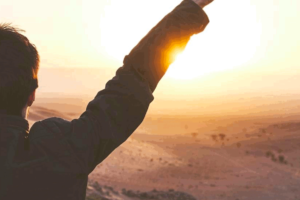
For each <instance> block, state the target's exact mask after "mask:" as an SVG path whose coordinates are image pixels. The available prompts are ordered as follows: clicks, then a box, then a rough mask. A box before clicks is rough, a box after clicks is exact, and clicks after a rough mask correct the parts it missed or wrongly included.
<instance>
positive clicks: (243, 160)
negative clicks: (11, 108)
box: [29, 99, 300, 200]
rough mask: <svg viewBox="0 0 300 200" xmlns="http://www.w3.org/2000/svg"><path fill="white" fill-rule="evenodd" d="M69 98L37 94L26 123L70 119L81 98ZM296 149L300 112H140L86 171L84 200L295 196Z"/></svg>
mask: <svg viewBox="0 0 300 200" xmlns="http://www.w3.org/2000/svg"><path fill="white" fill-rule="evenodd" d="M48 101H49V100H48ZM72 102H73V104H71V103H69V104H66V105H64V104H62V103H59V102H54V101H52V100H51V101H49V102H47V100H46V99H44V100H40V101H39V102H38V103H37V104H36V105H34V106H33V107H32V108H31V111H30V112H31V114H30V116H29V122H30V124H32V123H34V121H37V120H42V119H44V118H48V117H52V116H57V117H62V118H65V119H69V120H70V119H72V118H76V117H78V116H79V115H80V113H81V112H82V111H83V110H84V109H85V106H86V104H83V105H82V104H80V105H79V102H81V100H78V99H77V100H74V101H72ZM46 107H47V109H46ZM299 155H300V115H299V116H297V115H295V114H293V115H292V116H289V115H280V116H279V115H278V116H272V117H270V116H269V117H268V116H264V117H263V116H252V117H246V116H223V117H222V116H218V117H214V116H194V117H191V116H164V115H147V117H146V119H145V120H144V122H143V124H142V125H141V126H140V127H139V128H138V129H137V130H136V132H135V133H134V134H133V135H132V136H131V137H130V138H129V139H128V140H127V141H126V142H125V143H123V144H122V145H121V146H120V147H119V148H117V149H116V150H115V151H114V152H113V153H112V154H111V155H110V156H109V157H108V158H107V159H106V160H105V161H104V162H102V163H101V164H100V165H98V166H97V168H96V169H95V170H94V172H93V173H92V174H90V176H89V186H88V188H87V199H108V200H112V199H124V200H127V199H163V200H167V199H199V200H200V199H201V200H205V199H207V200H214V199H224V200H227V199H228V200H254V199H255V200H299V199H300V187H299V185H300V156H299Z"/></svg>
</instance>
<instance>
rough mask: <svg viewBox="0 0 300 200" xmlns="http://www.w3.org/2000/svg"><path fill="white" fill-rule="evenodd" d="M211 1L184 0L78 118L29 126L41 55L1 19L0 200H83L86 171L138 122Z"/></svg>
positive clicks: (202, 21) (202, 25) (204, 18)
mask: <svg viewBox="0 0 300 200" xmlns="http://www.w3.org/2000/svg"><path fill="white" fill-rule="evenodd" d="M210 2H212V0H184V1H182V2H181V4H180V5H178V6H177V7H176V8H175V9H174V10H173V11H172V12H170V13H169V14H168V15H167V16H166V17H164V18H163V19H162V20H161V21H160V22H159V23H158V24H157V25H156V26H155V27H154V28H153V29H152V30H151V31H150V32H149V33H148V34H147V35H146V36H145V37H144V38H143V39H142V40H141V41H140V42H139V44H138V45H137V46H136V47H135V48H134V49H133V50H132V51H131V52H130V53H129V54H128V55H127V56H126V57H125V59H124V65H123V66H122V67H120V68H119V69H118V70H117V72H116V75H115V77H113V78H112V79H111V80H110V81H108V82H107V84H106V86H105V89H103V90H101V91H100V92H98V94H97V95H96V97H95V98H94V99H93V100H92V101H91V102H89V104H88V105H87V108H86V111H85V112H84V113H83V114H82V115H81V116H80V117H79V118H78V119H74V120H72V121H66V120H64V119H60V118H49V119H45V120H42V121H38V122H36V123H35V124H34V125H33V126H32V128H31V129H30V131H29V126H28V122H27V120H26V118H27V114H28V108H29V107H30V106H31V105H32V103H33V102H34V100H35V90H36V88H37V87H38V79H37V74H38V66H39V55H38V52H37V50H36V48H35V47H34V45H32V44H31V43H30V42H29V40H28V39H27V38H26V37H25V36H23V35H21V34H20V33H19V32H18V31H19V30H18V29H15V28H13V27H11V26H10V25H7V24H2V25H0V199H1V200H14V199H25V200H35V199H38V200H48V199H49V200H60V199H61V200H67V199H70V200H75V199H81V200H83V199H85V192H86V186H87V180H88V175H89V174H90V173H91V172H92V171H93V170H94V168H95V167H96V166H97V165H98V164H99V163H101V162H102V161H103V160H104V159H105V158H106V157H107V156H108V155H109V154H110V153H111V152H112V151H113V150H114V149H115V148H117V147H118V146H119V145H121V144H122V143H123V142H124V141H126V139H127V138H128V137H129V136H130V135H131V134H132V133H133V132H134V130H135V129H136V128H137V127H138V126H139V125H140V124H141V122H142V121H143V119H144V117H145V115H146V112H147V109H148V107H149V104H150V103H151V102H152V101H153V95H152V93H153V91H154V90H155V88H156V86H157V84H158V82H159V81H160V79H161V78H162V77H163V75H164V74H165V72H166V70H167V69H168V67H169V65H170V64H171V63H172V62H173V61H174V60H173V59H172V50H174V49H177V50H178V49H181V50H183V49H184V48H185V46H186V44H187V42H188V41H189V39H190V37H191V36H192V35H193V34H197V33H200V32H201V31H203V30H204V28H205V27H206V25H207V24H208V22H209V20H208V17H207V15H206V14H205V13H204V11H203V9H202V8H203V7H204V6H205V5H207V4H209V3H210ZM137 28H138V27H137ZM132 31H134V30H132ZM120 45H122V44H120ZM183 67H184V66H183ZM53 81H55V80H53Z"/></svg>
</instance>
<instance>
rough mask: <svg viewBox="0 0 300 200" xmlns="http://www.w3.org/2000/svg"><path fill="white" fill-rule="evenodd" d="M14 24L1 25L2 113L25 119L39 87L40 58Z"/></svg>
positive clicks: (0, 90) (0, 73)
mask: <svg viewBox="0 0 300 200" xmlns="http://www.w3.org/2000/svg"><path fill="white" fill-rule="evenodd" d="M20 32H24V31H23V30H21V29H18V28H14V27H12V26H11V25H10V24H0V113H5V114H9V115H21V114H22V109H23V108H24V106H25V105H26V103H27V100H28V97H29V95H30V94H31V93H32V92H33V91H34V90H35V89H36V88H37V87H38V79H37V73H38V69H39V54H38V52H37V50H36V48H35V46H34V45H33V44H31V43H30V42H29V40H28V39H27V38H26V37H25V36H24V35H22V34H20Z"/></svg>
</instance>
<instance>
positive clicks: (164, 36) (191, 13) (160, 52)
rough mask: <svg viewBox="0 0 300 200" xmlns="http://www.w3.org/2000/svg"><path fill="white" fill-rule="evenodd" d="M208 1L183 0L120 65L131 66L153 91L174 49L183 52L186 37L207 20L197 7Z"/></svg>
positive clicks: (172, 56) (201, 28)
mask: <svg viewBox="0 0 300 200" xmlns="http://www.w3.org/2000/svg"><path fill="white" fill-rule="evenodd" d="M208 1H210V2H211V1H212V0H184V1H183V2H182V3H181V4H180V5H178V6H177V7H176V8H175V9H174V10H173V11H172V12H171V13H169V14H168V15H167V16H165V17H164V18H163V19H162V20H161V21H160V22H159V23H158V24H157V25H156V26H155V27H154V28H153V29H152V30H151V31H150V32H149V33H148V34H147V35H146V36H145V37H144V38H143V39H142V40H141V41H140V42H139V44H138V45H137V46H136V47H135V48H134V49H133V50H132V51H131V52H130V54H129V55H128V56H126V57H125V59H124V68H132V69H135V70H136V71H137V72H138V73H139V74H140V75H141V76H142V77H144V78H145V79H146V80H147V82H148V83H149V86H150V89H151V91H152V92H153V91H154V90H155V88H156V86H157V84H158V82H159V80H160V79H161V78H162V77H163V75H164V74H165V72H166V71H167V69H168V67H169V66H170V64H172V62H174V52H178V51H183V50H184V48H185V46H186V45H187V43H188V41H189V40H190V37H191V36H192V35H194V34H197V33H200V32H202V31H203V30H204V28H205V27H206V25H207V24H208V23H209V20H208V17H207V15H206V14H205V13H204V11H203V10H202V8H201V7H200V5H201V6H202V7H204V5H206V4H207V3H208ZM197 4H198V5H197Z"/></svg>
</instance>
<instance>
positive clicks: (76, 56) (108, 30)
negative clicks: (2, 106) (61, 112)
mask: <svg viewBox="0 0 300 200" xmlns="http://www.w3.org/2000/svg"><path fill="white" fill-rule="evenodd" d="M180 2H181V1H180V0H165V1H162V0H151V1H141V0H126V1H124V0H84V1H78V0H52V1H40V0H27V1H24V0H13V1H6V0H0V19H1V22H12V23H13V25H15V26H17V27H19V28H21V29H24V30H26V33H25V35H26V36H28V38H29V39H30V40H31V42H32V43H34V44H35V45H36V46H37V48H38V50H39V52H40V55H41V67H61V68H62V67H106V68H108V69H111V70H116V69H117V68H118V67H120V66H121V65H122V60H123V57H124V56H125V55H126V54H127V53H129V51H130V50H131V49H132V48H133V47H134V46H135V45H136V44H137V43H138V41H139V40H140V39H141V38H142V37H143V36H144V35H145V34H146V33H147V32H148V31H149V30H150V29H151V28H152V27H153V26H154V25H155V24H156V23H157V22H158V21H159V20H160V19H161V18H162V17H163V16H164V15H166V14H167V13H168V12H170V11H171V10H172V9H173V8H174V7H175V6H176V5H178V4H179V3H180ZM299 10H300V1H299V0H289V1H288V2H287V1H283V0H263V1H262V0H243V1H241V0H226V1H224V0H215V1H214V2H213V3H212V4H211V5H209V6H207V7H206V8H205V11H206V12H207V14H208V16H209V18H210V21H211V22H210V24H209V25H208V26H207V28H206V30H205V31H204V32H203V33H201V34H199V35H196V36H193V37H192V39H191V41H190V43H189V44H188V46H187V48H186V50H185V52H184V53H183V54H181V55H179V56H178V59H177V61H176V62H175V63H174V64H173V65H172V66H171V68H170V69H169V70H168V72H167V74H166V77H165V78H164V79H163V81H162V83H161V84H160V85H161V86H159V88H158V91H157V93H159V94H163V93H165V94H168V95H169V93H170V94H171V93H172V92H170V91H172V90H170V89H169V90H168V89H167V88H176V89H177V90H178V88H180V87H177V86H179V85H180V86H182V87H181V88H183V89H182V90H181V92H180V93H178V94H181V95H182V93H186V94H192V93H195V90H197V84H196V82H197V81H200V82H201V81H202V82H203V81H204V82H205V77H208V76H211V77H213V76H215V75H216V76H218V79H214V78H211V79H210V80H211V81H210V82H205V83H206V84H209V83H210V84H212V85H214V86H213V88H214V89H215V90H218V89H219V90H222V89H224V88H222V86H220V85H218V84H217V83H216V81H219V80H220V82H222V76H220V75H218V74H220V73H221V74H222V73H227V72H233V73H234V74H235V75H232V76H233V77H236V78H237V80H241V82H242V81H243V80H247V81H248V82H247V83H246V82H244V83H241V85H243V84H244V86H245V87H247V88H250V89H251V88H252V86H253V87H255V86H256V88H258V90H259V85H258V84H257V80H260V81H258V82H260V83H262V84H265V83H266V82H268V81H270V83H271V84H270V85H269V86H268V87H266V88H272V87H273V85H274V83H277V84H278V85H280V82H278V81H280V80H282V78H281V76H285V77H286V78H285V79H284V82H287V85H286V87H289V86H290V85H291V84H289V83H288V81H287V80H288V79H289V77H291V76H293V75H296V74H299V72H298V71H299V70H298V69H299V67H300V58H299V55H298V54H299V52H300V37H299V35H300V26H299V25H298V24H299V21H300V14H298V13H299V12H298V11H299ZM259 76H262V77H263V79H264V80H261V79H260V78H257V77H259ZM203 77H204V78H203ZM224 77H225V75H224ZM252 77H255V78H256V79H253V80H256V81H255V83H254V81H252V83H251V80H252ZM274 77H275V79H274ZM272 78H273V79H272ZM181 79H184V81H181ZM195 81H196V82H195ZM226 81H227V82H226ZM228 81H230V78H225V79H224V80H223V82H226V83H224V84H225V85H226V84H227V85H228V84H230V83H228ZM272 81H273V82H272ZM200 82H199V83H200ZM249 82H250V83H251V84H249ZM187 84H190V85H189V86H191V84H192V85H193V86H194V88H192V89H190V90H188V89H186V88H184V86H186V85H187ZM220 84H221V83H220ZM234 84H236V82H235V83H233V84H231V85H234ZM272 84H273V85H272ZM237 86H239V85H238V84H237ZM205 87H206V86H205V85H201V87H199V88H198V89H199V91H200V92H202V91H204V90H205ZM201 88H202V89H201ZM282 88H284V87H282ZM296 89H297V88H295V87H294V88H293V91H296ZM174 90H175V89H174ZM206 91H207V92H213V91H211V90H210V91H208V90H206ZM223 91H225V92H226V90H223ZM168 92H169V93H168ZM237 92H238V91H237ZM275 92H276V91H275ZM172 94H176V92H175V93H174V92H173V93H172Z"/></svg>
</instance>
